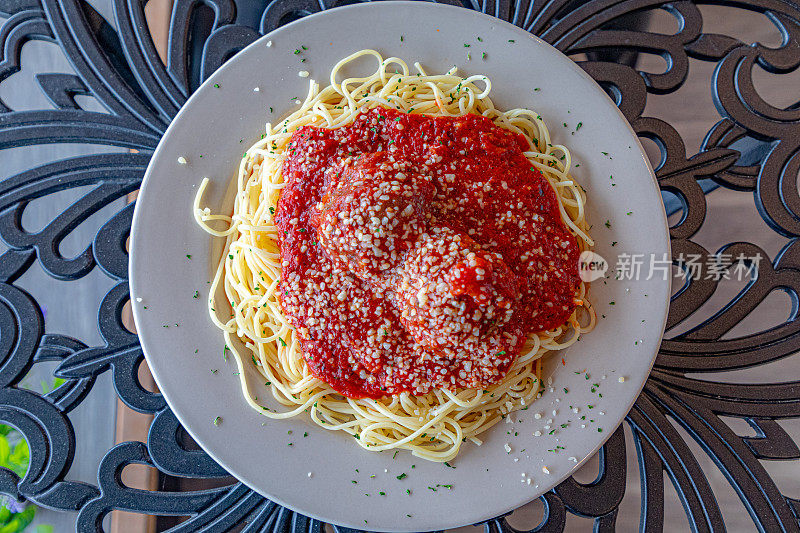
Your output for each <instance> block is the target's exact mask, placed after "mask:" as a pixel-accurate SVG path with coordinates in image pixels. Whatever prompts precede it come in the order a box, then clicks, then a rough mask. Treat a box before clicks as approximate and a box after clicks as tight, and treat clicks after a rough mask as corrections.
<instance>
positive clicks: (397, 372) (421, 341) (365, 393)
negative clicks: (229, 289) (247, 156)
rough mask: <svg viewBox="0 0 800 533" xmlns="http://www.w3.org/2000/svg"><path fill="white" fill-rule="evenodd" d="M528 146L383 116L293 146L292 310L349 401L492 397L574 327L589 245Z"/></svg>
mask: <svg viewBox="0 0 800 533" xmlns="http://www.w3.org/2000/svg"><path fill="white" fill-rule="evenodd" d="M527 148H528V142H527V141H526V140H525V138H524V136H522V135H521V134H518V133H512V132H510V131H507V130H503V129H502V128H500V127H498V126H495V125H494V124H493V123H492V122H491V120H489V119H487V118H484V117H479V116H476V115H464V116H461V117H431V116H424V115H411V114H407V113H400V112H399V111H397V110H396V109H390V108H386V107H382V106H381V107H376V108H373V109H370V110H368V111H365V112H363V113H361V114H360V115H359V116H358V118H356V119H355V120H354V121H353V122H352V123H351V124H348V125H346V126H342V127H340V128H336V129H329V128H324V127H315V126H313V125H309V126H304V127H302V128H300V129H298V130H297V131H295V132H294V134H293V135H292V138H291V141H290V142H289V144H288V145H287V148H286V149H287V150H288V155H287V157H286V159H285V160H284V162H283V167H282V169H281V173H282V175H283V178H284V180H285V183H286V186H285V187H284V189H283V192H282V194H281V198H280V200H279V202H278V210H277V213H276V215H275V221H276V225H277V227H278V229H279V232H278V236H279V239H280V241H279V242H280V251H281V259H282V263H281V266H282V272H283V274H282V277H281V284H280V295H281V298H280V300H281V306H282V309H283V312H284V315H285V316H286V318H287V319H288V320H289V321H290V322H291V323H292V325H293V326H294V327H295V328H296V329H297V331H298V332H299V338H300V344H301V348H302V351H303V357H304V359H305V361H306V363H307V364H308V365H309V368H310V369H311V371H312V372H313V373H314V375H315V376H317V377H318V378H320V379H322V380H323V381H325V382H326V383H328V384H329V385H331V386H332V387H333V388H334V389H336V390H337V391H339V392H341V393H342V394H345V395H347V396H349V397H353V398H359V397H370V398H379V397H381V396H384V395H387V394H399V393H400V392H410V393H413V394H424V393H426V392H429V391H430V390H432V389H435V388H441V387H459V388H481V387H485V386H488V385H490V384H492V383H494V382H496V381H499V380H500V379H502V378H503V376H504V375H505V373H506V372H507V370H508V368H509V367H510V366H511V363H512V362H513V361H514V358H515V357H516V356H517V354H518V353H519V351H520V350H521V349H522V347H523V345H524V343H525V340H526V339H527V337H528V335H529V334H530V333H532V332H538V331H543V330H547V329H552V328H554V327H558V326H560V325H561V324H564V323H565V322H566V321H567V319H568V318H569V316H570V315H571V314H572V312H573V310H574V308H575V307H576V303H575V294H576V291H577V288H578V285H579V283H580V279H579V277H578V255H579V249H578V243H577V239H576V238H575V236H573V235H572V234H570V233H569V231H568V229H567V226H566V225H565V224H564V223H563V222H562V221H561V216H560V213H559V209H558V200H557V198H556V193H555V190H554V189H553V187H551V186H550V184H549V183H548V182H547V180H546V179H545V178H544V177H543V176H542V173H541V172H540V171H539V170H538V169H536V168H534V167H532V166H531V164H530V162H529V161H528V160H527V159H526V158H525V155H524V151H525V150H526V149H527Z"/></svg>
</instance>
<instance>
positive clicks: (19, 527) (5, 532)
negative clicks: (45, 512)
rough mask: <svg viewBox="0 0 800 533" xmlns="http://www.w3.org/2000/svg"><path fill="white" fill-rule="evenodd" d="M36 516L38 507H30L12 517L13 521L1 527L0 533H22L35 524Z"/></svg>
mask: <svg viewBox="0 0 800 533" xmlns="http://www.w3.org/2000/svg"><path fill="white" fill-rule="evenodd" d="M35 515H36V507H34V506H33V505H29V506H28V507H26V508H25V510H24V511H22V512H21V513H16V514H14V515H12V516H11V520H10V521H9V522H8V523H6V524H5V525H3V526H2V527H0V533H20V532H21V531H23V530H24V529H25V528H26V527H28V526H29V525H30V523H31V522H33V517H34V516H35Z"/></svg>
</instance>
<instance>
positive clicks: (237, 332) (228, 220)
mask: <svg viewBox="0 0 800 533" xmlns="http://www.w3.org/2000/svg"><path fill="white" fill-rule="evenodd" d="M362 56H373V57H375V58H376V59H377V62H378V64H379V67H378V70H377V71H376V72H375V73H373V74H371V75H369V76H366V77H357V78H348V79H344V80H342V81H339V80H338V79H337V78H338V76H339V74H340V72H341V71H342V69H343V67H344V66H345V65H346V64H347V63H349V62H351V61H353V60H355V59H357V58H359V57H362ZM414 67H415V69H416V71H417V72H416V73H413V74H412V73H411V72H410V70H409V68H408V66H407V65H406V63H404V62H403V61H402V60H400V59H398V58H388V59H385V60H384V59H383V58H382V57H381V55H380V54H379V53H378V52H375V51H373V50H362V51H360V52H357V53H355V54H353V55H351V56H349V57H347V58H345V59H343V60H341V61H340V62H339V63H338V64H337V65H336V66H335V67H334V68H333V70H332V72H331V75H330V85H329V86H327V87H325V88H324V89H320V86H319V85H318V84H317V83H315V82H314V81H313V80H312V81H311V83H310V86H309V92H308V95H307V96H306V98H305V100H304V101H303V102H302V103H301V104H300V107H299V109H297V110H296V111H294V112H293V113H291V114H290V115H289V116H288V117H287V118H286V119H284V120H283V121H281V122H280V123H278V124H277V125H275V126H273V125H272V124H269V123H268V124H267V125H266V133H265V135H263V136H262V139H260V140H259V141H258V142H256V143H255V144H254V145H253V146H252V147H250V149H249V150H248V151H247V152H246V154H245V157H243V159H242V162H241V164H240V167H239V173H238V178H237V193H236V196H235V200H234V208H233V214H232V216H226V215H222V214H212V212H211V211H210V209H209V208H203V207H201V203H202V197H203V193H204V191H205V188H206V186H207V179H204V180H203V182H202V183H201V185H200V188H199V190H198V193H197V196H196V198H195V203H194V216H195V218H196V220H197V223H198V224H200V225H201V226H202V227H203V228H204V229H205V230H206V231H208V232H209V233H211V234H212V235H215V236H218V237H224V238H225V239H226V241H225V246H224V251H223V254H222V258H221V259H220V261H219V264H218V266H217V268H216V272H215V274H214V278H213V281H212V283H211V289H210V297H209V312H210V315H211V318H212V320H213V321H214V323H215V324H216V325H217V326H218V327H219V328H220V329H221V330H222V331H223V334H224V337H225V340H226V344H227V347H229V349H230V350H231V353H232V355H233V356H234V358H235V360H236V362H237V365H238V370H239V372H240V380H241V386H242V391H243V394H244V397H245V399H246V400H247V402H248V403H249V405H250V406H252V407H253V408H254V409H256V410H258V411H259V412H261V413H262V414H264V415H265V416H267V417H270V418H290V417H294V416H297V415H299V414H300V413H303V412H308V413H309V414H310V416H311V419H312V420H313V421H314V422H315V423H317V424H319V425H320V426H321V427H323V428H325V429H329V430H342V431H345V432H347V433H348V434H350V435H352V436H354V437H355V438H356V442H357V443H358V444H359V445H360V446H362V447H363V448H365V449H368V450H371V451H383V450H390V449H398V448H399V449H407V450H410V451H411V452H412V453H413V454H414V455H416V456H418V457H421V458H424V459H429V460H433V461H448V460H451V459H452V458H454V457H455V456H456V455H457V454H458V452H459V449H460V447H461V444H462V443H463V442H465V441H467V440H469V441H471V442H473V443H475V444H477V445H480V444H481V440H480V438H479V435H480V434H481V433H483V432H485V431H486V430H487V429H489V428H490V427H492V426H493V425H494V424H496V423H497V422H498V421H499V420H500V419H501V417H503V416H504V415H506V414H508V413H511V412H513V411H516V410H519V409H525V408H527V406H528V405H530V404H531V403H532V402H533V401H534V400H535V399H536V398H537V397H538V396H540V395H541V393H542V390H543V386H542V381H541V379H542V357H543V356H544V355H546V354H547V353H549V352H552V351H556V350H562V349H564V348H566V347H568V346H570V345H571V344H573V343H574V342H576V341H577V340H578V338H579V336H580V335H581V334H582V333H584V332H587V331H589V330H591V329H592V328H593V327H594V323H595V320H596V316H595V313H594V310H593V309H592V307H591V305H590V303H589V302H588V301H587V299H586V288H587V287H586V285H585V284H584V283H583V282H581V283H580V284H579V286H578V290H577V292H576V294H575V295H574V299H575V304H576V307H575V308H574V310H573V311H572V314H571V315H570V316H569V318H568V320H567V321H566V323H564V324H561V325H559V326H558V327H555V328H552V329H549V330H546V331H541V332H537V333H533V334H530V335H529V336H528V338H527V341H526V342H525V344H524V348H523V349H522V351H521V352H520V353H519V355H518V356H517V357H516V358H515V359H514V360H513V363H512V364H511V365H510V368H509V369H508V371H507V372H506V374H505V376H504V377H502V379H500V380H499V381H497V382H495V383H493V384H490V385H488V386H485V387H482V388H457V387H454V388H447V387H443V388H437V389H434V390H431V391H430V392H427V393H425V394H419V395H415V394H411V393H409V392H401V393H399V394H393V395H386V396H382V397H380V398H369V397H366V398H350V397H348V396H345V395H343V394H341V393H340V392H337V391H336V390H335V389H334V388H333V387H332V386H330V385H329V384H327V383H326V382H324V381H323V380H321V379H318V378H317V377H315V376H314V375H313V374H312V372H311V370H310V369H309V365H308V364H307V361H306V360H305V359H304V356H303V352H302V351H301V344H300V338H299V335H298V333H297V331H296V330H295V328H293V327H292V325H291V324H290V322H289V321H288V320H287V319H286V317H285V316H284V312H283V309H282V306H281V301H280V298H279V284H280V278H281V274H282V264H281V250H280V245H279V242H280V239H279V234H278V227H277V225H276V222H275V218H274V215H275V213H276V211H277V209H278V201H279V199H280V197H281V192H282V189H283V188H284V185H285V183H284V177H283V176H282V172H281V170H282V165H283V163H284V161H285V160H286V158H287V146H288V145H289V143H290V140H291V138H292V134H293V133H294V132H295V131H297V130H298V129H299V128H301V127H303V126H309V125H310V126H315V127H318V128H327V129H335V128H341V127H344V126H347V125H350V124H352V123H353V122H354V120H356V119H357V117H358V116H359V114H361V113H364V112H366V110H368V109H373V108H376V107H378V106H383V107H385V108H389V109H397V110H399V111H401V112H403V113H411V114H421V115H426V116H450V117H460V116H464V115H467V114H475V115H481V116H484V117H487V118H488V119H490V120H491V121H492V122H493V123H494V124H495V125H497V126H499V127H500V128H503V129H505V130H508V131H511V132H516V133H520V134H522V135H523V136H524V138H525V139H526V140H527V142H528V145H529V146H528V149H527V150H526V151H524V156H525V157H526V158H527V160H528V161H529V162H530V165H531V167H532V169H533V168H535V169H538V170H539V171H540V172H541V173H542V175H543V176H544V177H545V178H546V179H547V181H548V182H549V183H550V185H551V186H552V187H553V189H554V190H555V193H556V197H557V199H558V209H559V212H560V216H561V219H562V220H563V222H564V224H565V225H566V226H567V228H568V230H569V232H570V233H571V234H572V235H573V236H574V237H575V238H576V239H577V242H578V247H579V249H580V250H581V251H583V250H587V249H589V248H590V247H591V246H592V245H593V241H592V240H591V238H590V237H589V235H588V224H587V222H586V219H585V203H586V196H585V192H584V191H583V189H582V188H581V187H580V186H579V185H578V184H577V183H576V182H575V180H574V179H573V178H572V177H571V176H570V173H569V171H570V167H571V164H572V162H571V156H570V153H569V150H568V149H567V148H566V147H564V146H561V145H551V144H550V134H549V132H548V130H547V127H546V126H545V124H544V121H543V120H542V118H541V117H540V116H539V115H538V114H537V113H536V112H534V111H531V110H527V109H513V110H510V111H505V112H504V111H500V110H498V109H496V108H495V107H494V104H493V103H492V100H491V99H490V98H489V93H490V90H491V82H490V80H489V79H488V78H487V77H486V76H480V75H475V76H469V77H467V78H462V77H460V76H458V75H457V72H456V69H455V68H453V69H451V70H450V71H448V72H447V73H445V74H433V75H430V74H427V73H426V72H425V71H424V69H423V68H422V67H421V66H420V65H419V64H418V63H415V64H414ZM220 285H222V288H223V289H224V293H225V295H226V297H227V301H228V302H229V303H230V304H231V307H232V310H231V311H228V309H223V307H225V308H227V305H224V306H223V304H224V302H218V301H217V300H216V299H215V296H214V295H215V294H216V293H217V289H218V287H219V286H220ZM237 341H240V342H241V343H242V344H243V346H244V349H241V348H239V347H237V346H241V344H237ZM250 365H255V367H256V368H257V369H258V371H259V372H260V373H261V374H262V375H263V376H264V379H265V381H266V383H267V387H268V388H269V389H270V391H271V393H272V395H273V397H274V398H275V399H276V400H277V401H278V402H279V403H280V404H281V405H282V406H283V407H284V409H282V410H275V409H271V408H268V407H266V406H265V405H262V401H259V399H258V398H257V395H256V391H254V390H251V389H250V385H249V384H248V381H247V379H246V376H245V366H250ZM262 400H263V398H262Z"/></svg>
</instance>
